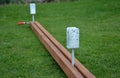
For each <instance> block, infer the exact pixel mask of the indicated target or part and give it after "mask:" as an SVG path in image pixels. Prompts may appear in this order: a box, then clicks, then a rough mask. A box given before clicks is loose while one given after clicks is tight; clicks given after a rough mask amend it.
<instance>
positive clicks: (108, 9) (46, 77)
mask: <svg viewBox="0 0 120 78" xmlns="http://www.w3.org/2000/svg"><path fill="white" fill-rule="evenodd" d="M0 15H1V17H0V78H67V77H66V75H65V74H64V73H63V71H62V70H61V69H60V67H59V66H58V65H57V63H56V62H55V61H54V59H53V58H52V57H51V55H50V54H49V53H48V51H47V50H46V49H45V47H44V46H43V45H42V43H41V42H40V41H39V40H38V38H37V37H36V36H35V34H34V33H33V31H32V30H31V28H30V27H29V25H23V26H18V25H17V24H16V23H17V22H18V21H30V20H31V15H30V14H29V5H7V6H0ZM35 19H36V20H37V21H39V22H40V23H41V24H42V25H43V26H44V27H45V28H46V29H47V30H48V31H49V32H50V33H51V34H52V35H53V36H54V37H55V38H56V39H57V40H58V41H59V42H60V43H61V44H62V45H63V46H64V47H66V27H68V26H76V27H78V28H80V48H79V49H76V50H75V57H76V58H77V59H78V60H79V61H80V62H81V63H82V64H83V65H85V67H86V68H88V69H89V70H90V71H91V72H92V73H93V74H94V75H95V76H96V77H97V78H120V1H119V0H100V1H98V0H80V1H79V2H72V3H70V2H68V3H50V4H38V5H37V14H36V15H35Z"/></svg>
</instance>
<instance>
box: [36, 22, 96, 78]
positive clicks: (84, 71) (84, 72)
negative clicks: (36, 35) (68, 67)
mask: <svg viewBox="0 0 120 78" xmlns="http://www.w3.org/2000/svg"><path fill="white" fill-rule="evenodd" d="M35 24H36V25H37V26H38V28H39V29H40V30H41V31H42V32H43V33H44V34H45V35H46V36H47V37H48V38H49V40H50V41H51V42H52V43H53V44H54V45H55V46H56V47H57V48H58V49H59V50H60V51H61V53H62V54H63V55H64V56H65V57H66V58H67V59H68V60H69V61H70V62H71V54H70V53H69V52H68V51H67V50H66V49H65V48H64V47H63V46H62V45H61V44H60V43H59V42H58V41H57V40H56V39H55V38H54V37H53V36H52V35H51V34H50V33H49V32H48V31H47V30H46V29H45V28H43V26H42V25H41V24H40V23H38V22H35ZM75 68H76V69H77V70H78V71H79V72H80V73H81V74H82V75H83V76H84V77H85V78H95V76H94V75H93V74H92V73H91V72H89V71H88V70H87V69H86V68H85V67H84V66H83V65H82V64H81V63H80V62H79V61H78V60H77V59H76V58H75Z"/></svg>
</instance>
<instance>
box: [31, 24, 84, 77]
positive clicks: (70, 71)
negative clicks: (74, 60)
mask: <svg viewBox="0 0 120 78" xmlns="http://www.w3.org/2000/svg"><path fill="white" fill-rule="evenodd" d="M30 25H31V28H32V29H33V31H34V32H35V33H36V35H37V36H38V38H39V39H40V40H41V42H42V43H43V44H44V46H45V47H46V48H47V49H48V51H49V52H50V54H51V55H52V56H53V58H54V59H55V61H56V62H57V63H58V64H59V66H60V67H61V68H62V69H63V71H64V72H65V73H66V75H67V76H68V77H69V78H83V76H82V75H81V74H80V73H79V72H78V71H77V70H76V69H75V68H74V67H73V66H72V65H71V64H70V62H69V61H68V60H67V59H66V57H65V56H64V55H63V54H62V53H61V52H60V50H59V49H58V48H57V47H56V46H55V45H54V44H53V43H52V42H51V41H50V40H49V39H48V38H47V36H46V35H45V34H44V33H43V32H42V31H41V30H40V29H39V28H38V27H37V26H36V25H35V24H34V23H32V22H31V23H30Z"/></svg>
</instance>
